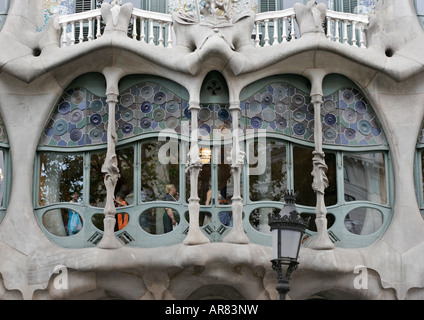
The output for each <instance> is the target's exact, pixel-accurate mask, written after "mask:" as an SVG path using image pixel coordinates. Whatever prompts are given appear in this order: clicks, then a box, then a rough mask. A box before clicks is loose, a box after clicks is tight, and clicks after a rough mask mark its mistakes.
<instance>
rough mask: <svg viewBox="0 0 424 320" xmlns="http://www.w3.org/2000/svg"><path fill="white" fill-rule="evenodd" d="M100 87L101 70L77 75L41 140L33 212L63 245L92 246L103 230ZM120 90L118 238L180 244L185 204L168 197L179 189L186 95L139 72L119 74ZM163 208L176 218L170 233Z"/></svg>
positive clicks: (104, 114)
mask: <svg viewBox="0 0 424 320" xmlns="http://www.w3.org/2000/svg"><path fill="white" fill-rule="evenodd" d="M104 92H105V81H104V78H103V76H102V75H100V74H88V75H84V76H82V77H80V78H78V79H76V80H75V81H74V82H73V83H72V84H71V85H70V86H69V87H68V88H67V89H66V90H65V91H64V93H63V94H62V96H61V97H60V99H59V100H58V102H57V104H56V106H55V108H54V111H53V113H52V115H51V118H50V120H49V121H48V124H47V126H46V128H45V130H44V133H43V134H42V137H41V139H40V145H39V147H38V153H37V163H36V175H37V182H38V188H37V196H36V197H35V198H36V203H35V207H36V214H37V218H38V220H39V222H40V225H41V227H42V229H43V230H44V231H45V232H46V234H47V235H48V237H49V238H50V239H52V240H53V241H54V242H56V243H58V244H59V245H62V246H64V247H85V246H94V245H96V244H97V243H98V242H99V241H100V239H101V237H102V234H103V218H104V216H103V208H104V205H105V196H106V191H105V187H104V181H103V173H102V166H103V163H104V161H105V156H106V146H107V141H106V129H107V122H108V121H109V118H110V116H109V115H108V113H107V110H108V109H107V102H106V97H105V96H104ZM120 92H121V94H120V96H119V103H118V105H117V108H116V114H115V115H114V121H116V128H117V136H118V146H117V150H116V155H117V159H118V168H119V171H120V178H119V180H118V183H117V186H116V190H115V199H116V205H117V212H118V214H117V220H118V223H117V228H116V232H117V237H118V238H119V239H120V240H121V241H122V242H123V243H124V244H129V245H136V246H160V245H168V244H172V243H176V242H181V241H182V239H183V238H184V237H185V234H186V230H185V229H186V228H187V227H188V223H185V224H184V222H185V220H184V214H185V211H186V210H187V208H186V206H185V205H181V203H182V202H184V201H182V200H181V201H179V200H178V198H177V197H176V196H175V197H176V198H177V200H178V201H177V202H176V203H169V202H170V201H172V200H173V199H169V198H166V197H165V196H166V194H167V191H168V189H167V188H168V187H169V185H171V184H172V185H174V186H175V187H176V188H177V189H178V190H180V187H181V186H182V187H183V188H184V185H183V184H182V182H181V181H183V180H182V179H181V176H182V175H183V174H182V173H183V172H184V168H183V167H182V166H183V165H182V163H184V162H183V161H182V160H181V159H180V155H181V153H180V151H179V150H180V148H181V143H182V142H181V141H180V140H179V138H178V136H179V134H180V133H181V122H182V119H183V113H184V112H185V113H186V114H187V108H188V94H187V92H186V90H185V89H183V88H182V87H180V86H179V85H177V84H175V83H174V82H172V81H168V80H166V79H162V78H158V77H141V76H129V77H126V78H124V79H122V80H121V82H120ZM182 191H183V192H184V190H182ZM122 204H124V205H122ZM166 208H171V209H172V210H175V215H176V216H177V217H179V219H180V220H179V221H180V222H181V223H180V225H179V226H178V228H177V230H175V232H170V231H169V230H166V229H165V228H164V226H163V222H162V219H163V215H164V212H165V211H166ZM171 231H172V230H171ZM165 233H169V235H164V234H165ZM160 235H162V236H163V237H160Z"/></svg>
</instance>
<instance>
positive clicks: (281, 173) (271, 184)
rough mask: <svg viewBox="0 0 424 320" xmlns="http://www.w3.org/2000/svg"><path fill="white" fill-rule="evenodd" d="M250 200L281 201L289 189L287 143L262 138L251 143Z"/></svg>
mask: <svg viewBox="0 0 424 320" xmlns="http://www.w3.org/2000/svg"><path fill="white" fill-rule="evenodd" d="M249 155H251V156H250V157H249V192H250V200H252V201H261V200H272V201H280V200H281V199H282V198H283V196H284V192H285V191H286V190H287V160H286V145H285V144H284V143H283V142H279V141H276V140H267V141H266V144H264V143H261V140H259V141H255V142H253V143H250V145H249Z"/></svg>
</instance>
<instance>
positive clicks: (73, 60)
mask: <svg viewBox="0 0 424 320" xmlns="http://www.w3.org/2000/svg"><path fill="white" fill-rule="evenodd" d="M206 3H207V5H208V7H203V8H202V11H201V12H200V13H201V15H202V18H201V19H200V15H198V14H196V12H195V11H193V12H176V13H174V14H173V15H172V17H171V15H161V16H155V17H150V18H151V19H153V18H157V17H159V18H161V19H163V20H162V23H163V24H164V26H171V24H172V26H173V30H174V32H175V38H173V39H171V38H169V37H168V38H165V37H164V38H162V39H160V38H159V45H155V44H153V43H146V42H143V41H134V39H131V38H130V37H128V34H127V33H128V25H129V24H131V23H132V21H134V20H135V18H134V15H137V11H136V10H135V9H134V10H133V8H132V5H131V4H124V5H121V4H120V1H112V3H104V4H103V5H102V7H101V8H100V9H97V11H96V12H94V13H93V15H92V16H90V14H91V13H90V14H88V15H87V17H86V18H87V19H91V20H88V21H90V22H91V21H94V20H96V19H97V18H96V17H97V16H101V19H102V21H104V24H103V27H102V30H98V32H99V34H100V33H101V36H100V37H96V36H94V35H93V33H89V35H90V34H92V35H93V37H92V39H90V40H91V41H82V40H83V38H81V39H80V41H79V42H80V43H78V44H75V45H70V44H71V42H72V41H74V42H78V41H77V40H75V39H73V40H72V39H71V38H69V37H68V36H69V32H71V31H70V30H71V29H68V27H67V26H65V25H64V24H60V23H61V22H63V21H64V20H63V18H61V19H62V20H60V19H59V18H58V17H57V16H52V17H51V18H50V19H48V20H49V21H48V24H47V25H46V26H44V23H45V21H46V17H45V15H44V14H45V8H46V7H45V3H44V1H43V0H31V1H30V0H22V1H11V3H10V8H9V11H8V15H7V19H6V21H5V24H4V26H3V28H2V29H1V32H0V43H1V45H0V47H1V48H2V49H1V51H0V68H1V69H0V112H1V116H2V118H3V121H4V129H5V131H6V132H7V143H5V144H4V149H5V150H6V151H7V153H8V154H9V158H10V161H8V163H9V164H8V165H7V166H6V168H7V172H6V173H5V177H6V179H5V180H6V182H7V183H8V188H7V190H8V191H7V192H6V193H5V197H6V198H7V201H5V202H4V206H5V208H4V212H2V213H0V218H2V220H0V257H1V259H0V297H1V298H2V299H105V298H115V299H202V298H216V297H220V298H227V299H252V300H253V299H277V296H278V293H277V292H276V291H275V286H276V274H275V272H274V271H273V270H272V268H271V263H270V260H271V256H272V248H271V247H270V246H269V245H268V246H267V245H263V244H259V243H254V242H252V241H250V239H249V237H248V235H246V234H245V232H244V230H243V226H245V224H243V223H245V222H243V218H242V214H243V210H244V207H243V205H244V204H243V199H242V198H241V193H240V192H241V191H240V188H237V187H235V191H234V195H233V202H232V205H231V210H232V212H233V217H234V221H233V226H232V228H231V230H230V231H229V232H228V233H226V234H225V237H223V239H220V241H211V240H210V238H208V237H206V236H205V233H204V231H202V230H201V228H200V226H199V224H198V223H197V220H198V217H199V210H200V209H199V208H200V204H199V199H198V195H197V188H195V187H196V183H197V178H196V177H198V175H199V172H200V169H201V166H202V165H201V161H200V157H199V147H198V145H197V142H198V136H197V135H196V134H194V135H193V134H192V135H191V137H190V140H189V141H190V145H191V148H190V152H189V154H188V155H187V162H186V169H187V174H189V175H190V178H191V183H192V186H191V189H190V190H188V189H187V193H188V194H190V196H191V197H190V199H189V200H188V207H187V208H188V212H189V217H190V219H189V220H190V222H189V227H190V228H189V230H188V232H187V234H184V237H183V238H182V239H180V241H179V242H178V243H176V244H168V245H164V246H159V247H143V248H141V247H136V246H124V245H123V244H122V243H121V242H120V241H118V240H117V237H116V236H115V234H114V229H113V228H114V224H115V214H116V208H115V207H114V206H113V196H114V190H115V187H116V182H117V179H118V178H119V170H117V165H116V163H115V161H116V153H115V152H116V146H117V141H118V137H117V136H116V134H114V133H115V132H116V129H117V128H116V127H115V123H114V122H113V121H110V122H108V124H107V125H108V127H107V130H106V131H107V132H108V139H107V141H108V143H107V146H106V144H104V148H105V149H106V148H107V155H106V160H105V163H104V165H103V168H102V172H103V173H104V174H105V180H104V181H105V186H104V190H105V192H106V204H105V207H104V214H105V221H104V234H103V237H102V240H101V241H100V242H99V243H98V245H96V246H87V247H82V248H67V247H64V246H61V245H58V244H57V243H55V242H54V241H52V238H51V237H48V236H46V233H45V232H44V231H43V230H44V229H43V228H42V225H41V223H40V221H41V220H40V219H39V218H37V215H36V212H35V211H36V208H35V203H36V202H37V201H35V200H34V199H35V196H34V194H35V192H36V190H37V188H38V184H37V179H38V178H36V176H37V175H36V171H37V170H38V169H37V168H36V166H35V163H36V162H37V161H38V160H37V148H38V146H39V144H40V138H41V137H42V136H43V133H44V130H45V128H46V127H47V126H48V122H49V119H50V118H51V115H52V113H53V112H54V108H55V106H56V104H57V103H58V101H59V99H60V98H61V97H62V94H63V93H64V92H65V91H66V89H67V87H68V86H69V84H70V83H72V81H74V80H75V79H77V78H78V77H79V76H81V75H84V74H89V73H96V74H101V75H102V76H103V77H104V81H105V87H104V92H103V93H101V92H100V94H103V96H104V97H105V102H106V104H107V107H108V113H109V114H110V113H113V112H114V111H115V108H116V105H117V103H118V101H119V100H118V97H119V96H120V94H121V91H120V88H119V85H120V80H121V79H123V78H124V77H126V76H128V75H134V74H136V75H137V74H138V75H149V76H157V77H163V78H166V79H170V80H172V81H174V82H176V83H178V84H179V85H180V86H181V87H183V88H185V90H186V91H187V92H188V105H189V106H190V110H191V112H192V113H191V115H192V118H191V119H192V120H191V122H190V124H191V126H192V127H194V128H196V127H197V126H198V123H197V116H196V115H197V113H198V112H199V110H200V104H201V102H202V101H201V90H202V88H201V85H202V83H203V81H204V79H205V77H206V76H207V75H208V74H209V73H210V72H211V71H214V72H215V71H217V72H219V73H220V74H221V75H222V76H223V78H224V79H225V82H226V83H227V87H228V101H227V103H228V105H229V109H228V111H229V113H230V114H231V116H232V119H237V118H238V112H240V111H241V110H242V108H241V103H240V102H241V101H240V100H241V98H240V96H241V93H242V90H243V89H244V88H245V87H246V86H248V85H249V84H252V83H254V82H255V81H258V80H261V79H266V78H267V77H271V76H280V75H297V76H301V77H303V78H305V79H307V80H308V81H309V83H310V88H309V90H310V94H309V95H310V98H311V105H312V106H313V107H314V108H315V109H314V110H315V115H319V114H320V108H321V104H322V101H323V96H324V92H323V91H324V90H323V81H324V79H325V78H326V77H327V76H328V75H331V74H338V75H342V76H344V77H346V78H348V79H350V81H352V82H353V83H355V84H356V86H357V87H358V88H359V89H360V90H361V92H362V93H363V94H364V95H365V96H366V98H367V99H368V100H369V102H370V103H371V105H372V106H373V109H374V111H375V114H376V116H377V118H378V120H379V122H380V123H381V127H382V128H383V131H384V133H385V138H386V139H387V143H388V149H389V152H390V169H391V170H390V174H389V176H390V179H392V180H393V186H392V189H393V192H392V199H391V201H390V203H389V207H390V208H389V209H390V210H389V211H390V219H389V220H390V221H388V223H387V226H386V228H385V230H384V232H383V233H382V234H381V235H380V236H379V237H378V238H377V239H375V241H372V243H370V244H369V245H366V246H359V247H340V246H337V244H336V245H334V243H333V242H332V241H330V238H329V236H328V233H327V229H326V226H327V210H329V209H328V206H326V204H325V200H324V194H325V190H326V189H327V188H329V187H330V186H329V181H328V179H326V172H325V167H326V164H325V160H324V159H325V157H324V153H323V151H322V150H323V146H322V138H321V139H320V135H321V134H322V130H320V129H321V128H320V125H318V123H320V121H318V123H317V124H316V125H315V128H314V129H313V130H314V137H315V138H312V140H311V141H313V144H314V146H315V151H314V153H313V155H314V158H313V160H312V154H311V163H312V161H313V164H314V170H313V175H314V181H313V185H312V186H311V188H312V189H313V190H314V192H315V194H316V203H317V206H316V209H315V213H316V226H317V232H316V234H315V233H314V234H312V237H311V238H312V239H310V241H308V242H306V243H305V245H304V246H303V247H302V248H301V251H300V265H299V268H298V270H296V271H295V272H294V273H293V276H292V282H291V286H292V289H291V291H290V293H289V297H290V298H291V299H310V298H324V299H422V298H424V289H423V288H424V285H423V280H424V270H423V267H422V266H423V265H424V231H423V230H424V221H423V218H422V215H421V213H420V204H421V203H422V199H421V197H422V195H420V194H419V192H416V188H417V187H418V186H419V185H420V184H422V177H421V173H418V177H417V172H416V166H417V163H418V162H420V160H418V158H417V143H418V142H419V137H420V136H421V132H420V130H421V129H422V122H423V117H424V84H423V83H424V81H423V80H424V79H423V77H424V73H423V64H424V57H423V55H422V50H423V49H424V35H423V29H422V28H421V26H420V24H419V21H418V19H417V15H416V12H415V9H414V4H413V0H404V1H394V0H385V1H378V0H377V1H376V3H375V13H374V14H373V15H371V16H370V17H369V23H368V24H367V25H366V26H365V34H364V39H363V45H361V43H360V42H361V41H360V37H359V35H360V32H358V38H357V40H355V42H356V41H357V42H356V43H357V44H358V45H356V46H353V45H349V44H347V43H337V42H334V41H330V40H329V39H328V37H327V35H328V34H327V33H326V31H328V29H329V28H326V29H327V30H325V28H324V27H323V23H322V22H323V21H329V20H326V17H329V16H330V15H331V13H329V12H328V11H327V9H326V7H325V6H324V5H321V4H320V5H315V4H313V1H312V2H309V3H308V4H307V5H301V4H297V5H296V6H295V7H294V8H293V10H292V11H290V12H289V13H288V14H289V15H288V17H292V16H293V17H295V18H296V21H297V25H298V28H299V30H297V32H298V36H297V39H296V41H290V42H287V41H286V42H284V41H283V42H281V43H277V42H275V39H276V38H273V36H274V35H275V36H276V34H275V33H274V34H271V33H270V34H269V35H268V36H269V41H270V43H269V44H271V39H273V40H274V42H273V43H272V45H267V44H268V43H267V40H266V38H267V35H266V34H264V35H263V38H261V39H260V41H262V42H263V41H264V42H265V45H263V46H259V45H256V46H255V41H254V40H255V39H254V37H253V41H252V32H251V31H252V30H254V29H255V25H256V21H258V20H257V17H258V16H259V14H258V15H256V14H255V13H254V12H252V11H239V12H235V11H231V10H230V9H229V7H228V6H229V5H230V2H229V1H206ZM218 12H220V14H217V13H218ZM230 13H231V14H230ZM99 19H100V18H99ZM148 19H149V17H147V20H148ZM273 19H277V17H276V16H272V15H271V16H269V18H268V21H265V22H264V23H268V22H269V21H274V20H273ZM361 19H362V18H361ZM147 20H146V21H147ZM291 21H292V22H293V21H294V20H291ZM361 21H362V20H358V24H360V23H362V22H361ZM139 22H140V23H141V22H142V20H139ZM355 23H356V22H355ZM80 25H81V26H82V23H81V24H80ZM73 27H74V25H73ZM99 29H100V27H99ZM63 30H65V31H66V32H65V33H64V34H63V33H62V31H63ZM95 30H96V29H95V27H93V30H92V31H94V33H95V32H96V31H95ZM164 30H168V31H169V32H168V31H167V32H168V33H166V35H167V36H169V35H170V34H171V33H172V32H171V31H170V30H171V29H167V28H166V27H164ZM256 30H257V31H258V30H259V29H258V28H256ZM137 32H141V31H139V30H136V28H133V34H136V33H137ZM164 32H165V31H164ZM267 32H268V31H267ZM267 32H266V33H267ZM256 34H258V33H256ZM164 35H165V34H164ZM293 35H295V33H294V31H293ZM136 36H137V37H140V36H141V34H140V33H139V34H136ZM286 36H289V35H288V34H287V35H286ZM67 37H68V38H67ZM77 38H78V36H77ZM64 40H66V41H64ZM68 40H69V41H68ZM168 40H169V41H168ZM350 40H352V39H350ZM152 41H153V40H152ZM258 42H259V39H258ZM365 44H366V47H365ZM246 101H247V97H246ZM193 115H195V116H194V117H193ZM195 119H196V120H195ZM318 119H320V118H318ZM230 126H232V129H233V132H236V131H237V130H234V129H237V128H238V123H237V122H236V121H232V123H230ZM118 127H119V123H118ZM317 136H318V138H317ZM324 138H325V137H324ZM239 142H240V141H239V137H238V136H237V135H233V136H231V143H232V144H231V145H232V148H231V154H230V163H231V169H232V175H233V176H232V177H233V179H234V180H233V181H238V180H240V175H241V171H242V168H243V164H244V163H245V153H244V152H243V151H242V150H241V149H240V148H239ZM324 149H325V146H324ZM417 180H418V181H417ZM330 185H331V184H330ZM235 186H237V183H235ZM420 188H421V187H420ZM419 190H420V189H419ZM221 240H222V241H221ZM421 262H423V263H421ZM421 272H423V275H422V274H421ZM65 275H66V280H67V281H66V286H65V287H64V286H63V285H64V283H63V282H61V281H59V279H58V277H60V279H61V280H64V279H65Z"/></svg>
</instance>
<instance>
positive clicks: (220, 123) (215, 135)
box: [181, 103, 244, 140]
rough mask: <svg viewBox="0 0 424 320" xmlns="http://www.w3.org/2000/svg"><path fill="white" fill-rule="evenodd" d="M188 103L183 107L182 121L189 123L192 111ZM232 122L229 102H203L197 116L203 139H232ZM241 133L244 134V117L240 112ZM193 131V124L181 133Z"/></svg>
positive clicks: (187, 133) (186, 133) (185, 133)
mask: <svg viewBox="0 0 424 320" xmlns="http://www.w3.org/2000/svg"><path fill="white" fill-rule="evenodd" d="M188 108H189V105H188V103H187V104H186V105H185V106H184V107H183V119H182V122H183V123H184V122H186V123H187V124H188V125H190V124H189V121H190V120H191V112H190V110H189V109H188ZM232 122H233V116H232V114H231V111H230V110H229V105H228V104H201V105H200V110H199V112H198V116H197V124H198V128H199V138H201V139H206V140H207V139H209V140H212V139H217V140H220V139H231V138H232V130H233V127H232ZM239 129H240V131H239V135H243V134H244V125H243V119H242V118H241V115H240V114H239ZM190 132H191V126H190V128H189V130H187V129H184V130H183V131H182V132H181V133H182V134H183V135H189V134H190Z"/></svg>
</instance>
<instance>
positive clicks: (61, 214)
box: [42, 208, 83, 237]
mask: <svg viewBox="0 0 424 320" xmlns="http://www.w3.org/2000/svg"><path fill="white" fill-rule="evenodd" d="M42 222H43V226H44V228H46V230H47V231H48V232H50V233H51V234H53V235H55V236H58V237H67V236H72V235H75V234H77V233H79V232H80V231H81V229H82V225H83V224H82V218H81V216H80V215H79V214H78V212H76V211H73V210H71V209H65V208H62V209H54V210H49V211H47V212H46V213H45V214H44V215H43V219H42Z"/></svg>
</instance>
